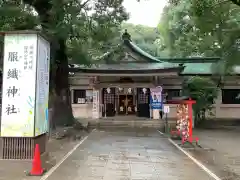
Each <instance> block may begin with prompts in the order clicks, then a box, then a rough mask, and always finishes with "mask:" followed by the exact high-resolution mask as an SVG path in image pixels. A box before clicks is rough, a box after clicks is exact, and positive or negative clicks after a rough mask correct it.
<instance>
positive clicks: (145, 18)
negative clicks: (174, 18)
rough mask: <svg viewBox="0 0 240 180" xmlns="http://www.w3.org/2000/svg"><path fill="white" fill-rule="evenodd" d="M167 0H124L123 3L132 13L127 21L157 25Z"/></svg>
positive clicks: (151, 25)
mask: <svg viewBox="0 0 240 180" xmlns="http://www.w3.org/2000/svg"><path fill="white" fill-rule="evenodd" d="M166 4H167V0H141V1H140V2H137V0H124V2H123V5H124V6H125V8H126V9H127V12H129V13H130V19H129V20H128V21H127V22H129V23H133V24H141V25H146V26H150V27H157V24H158V22H159V20H160V17H161V13H162V10H163V8H164V6H165V5H166Z"/></svg>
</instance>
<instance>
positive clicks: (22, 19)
mask: <svg viewBox="0 0 240 180" xmlns="http://www.w3.org/2000/svg"><path fill="white" fill-rule="evenodd" d="M122 2H123V1H122V0H118V1H100V0H97V1H94V2H93V1H90V0H85V1H84V0H80V1H79V0H64V1H63V0H45V1H41V0H35V1H32V0H24V1H19V2H16V1H14V0H5V1H3V0H1V1H0V16H1V17H2V18H1V20H0V28H1V31H10V30H25V29H38V30H40V31H42V32H43V33H44V34H46V35H47V36H48V37H49V39H50V40H51V43H52V47H51V54H52V55H53V57H52V59H54V61H56V59H55V55H56V50H58V49H59V48H60V47H59V44H58V40H59V39H63V40H64V41H65V43H66V45H67V49H66V53H67V55H68V59H69V60H70V61H71V62H74V63H79V64H90V63H91V61H90V60H91V59H92V58H93V57H94V56H97V55H99V54H101V53H102V52H104V51H105V50H106V49H107V48H109V47H110V46H111V45H112V44H114V43H112V39H113V38H115V37H116V36H120V31H119V29H120V25H121V23H122V21H124V20H126V19H127V18H128V14H127V13H126V11H125V8H124V7H123V6H122ZM57 61H61V59H58V60H57Z"/></svg>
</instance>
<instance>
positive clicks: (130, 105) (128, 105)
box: [118, 95, 135, 115]
mask: <svg viewBox="0 0 240 180" xmlns="http://www.w3.org/2000/svg"><path fill="white" fill-rule="evenodd" d="M118 102H119V106H118V107H119V108H118V114H119V115H132V114H135V105H134V97H133V95H119V100H118Z"/></svg>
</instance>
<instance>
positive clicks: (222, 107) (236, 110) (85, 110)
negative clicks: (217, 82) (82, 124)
mask: <svg viewBox="0 0 240 180" xmlns="http://www.w3.org/2000/svg"><path fill="white" fill-rule="evenodd" d="M165 106H169V108H170V113H169V114H168V118H169V119H176V117H177V111H176V108H177V105H176V104H165ZM72 110H73V115H74V117H75V118H92V104H72ZM99 114H100V117H101V112H99ZM212 114H213V115H210V114H209V113H206V117H207V118H208V119H218V120H226V119H228V120H231V119H232V120H233V119H234V120H236V119H239V120H240V105H238V104H219V105H215V106H214V107H213V109H212Z"/></svg>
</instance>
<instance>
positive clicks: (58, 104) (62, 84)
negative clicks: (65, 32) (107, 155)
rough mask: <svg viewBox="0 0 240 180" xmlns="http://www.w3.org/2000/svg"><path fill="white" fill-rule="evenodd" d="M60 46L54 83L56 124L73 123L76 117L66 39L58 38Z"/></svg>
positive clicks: (57, 52) (54, 115)
mask: <svg viewBox="0 0 240 180" xmlns="http://www.w3.org/2000/svg"><path fill="white" fill-rule="evenodd" d="M58 44H59V48H58V50H57V51H56V54H55V58H56V60H57V61H56V62H59V63H58V64H57V70H56V72H55V77H54V83H55V93H56V97H55V98H54V102H53V121H54V125H55V126H62V125H72V124H73V123H74V118H73V114H72V106H71V99H70V97H71V93H70V90H69V82H68V73H69V72H68V58H67V55H66V45H65V40H63V39H59V40H58Z"/></svg>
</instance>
